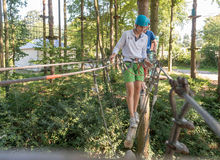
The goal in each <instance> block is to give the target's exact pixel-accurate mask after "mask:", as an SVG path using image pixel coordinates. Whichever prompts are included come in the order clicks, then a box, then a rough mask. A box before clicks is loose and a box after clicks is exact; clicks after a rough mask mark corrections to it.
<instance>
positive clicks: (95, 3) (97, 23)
mask: <svg viewBox="0 0 220 160" xmlns="http://www.w3.org/2000/svg"><path fill="white" fill-rule="evenodd" d="M94 6H95V13H96V26H97V41H98V45H99V47H100V51H101V55H102V65H103V66H104V65H105V63H104V61H103V60H104V59H105V54H104V50H103V44H102V38H101V37H100V16H99V6H98V0H94ZM105 75H106V74H105V70H103V77H104V82H105V83H107V81H106V76H105Z"/></svg>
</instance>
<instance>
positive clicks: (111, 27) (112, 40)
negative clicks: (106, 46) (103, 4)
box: [110, 0, 114, 53]
mask: <svg viewBox="0 0 220 160" xmlns="http://www.w3.org/2000/svg"><path fill="white" fill-rule="evenodd" d="M113 12H114V9H113V0H110V53H112V51H113V46H114V27H113V26H114V24H113V21H114V20H113Z"/></svg>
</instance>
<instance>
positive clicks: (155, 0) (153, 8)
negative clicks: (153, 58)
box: [150, 0, 159, 35]
mask: <svg viewBox="0 0 220 160" xmlns="http://www.w3.org/2000/svg"><path fill="white" fill-rule="evenodd" d="M158 8H159V0H151V4H150V12H151V14H150V29H151V31H152V32H154V34H155V35H157V34H158V33H157V32H158Z"/></svg>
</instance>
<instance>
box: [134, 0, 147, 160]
mask: <svg viewBox="0 0 220 160" xmlns="http://www.w3.org/2000/svg"><path fill="white" fill-rule="evenodd" d="M137 4H138V14H139V15H140V14H141V15H146V16H148V7H149V2H148V0H138V1H137ZM145 96H147V97H146V99H147V102H148V103H146V106H144V107H141V105H140V107H139V108H140V110H141V112H142V111H143V112H142V113H144V114H143V116H144V117H143V118H142V117H141V119H143V122H142V123H140V124H139V125H140V126H139V132H138V134H137V156H138V157H141V155H143V156H144V157H145V158H146V159H147V158H148V154H149V152H148V148H149V117H150V106H149V104H150V98H149V95H145ZM141 97H142V96H140V99H141ZM147 135H148V136H147ZM146 136H147V139H146V141H145V137H146Z"/></svg>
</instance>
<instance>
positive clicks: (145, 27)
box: [136, 25, 148, 33]
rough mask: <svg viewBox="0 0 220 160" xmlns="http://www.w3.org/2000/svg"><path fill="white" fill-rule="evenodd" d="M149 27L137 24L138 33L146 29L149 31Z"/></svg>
mask: <svg viewBox="0 0 220 160" xmlns="http://www.w3.org/2000/svg"><path fill="white" fill-rule="evenodd" d="M147 28H148V26H139V25H136V30H137V32H138V33H143V32H146V31H147Z"/></svg>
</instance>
